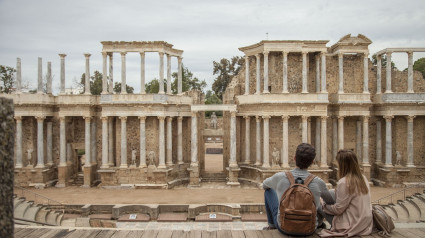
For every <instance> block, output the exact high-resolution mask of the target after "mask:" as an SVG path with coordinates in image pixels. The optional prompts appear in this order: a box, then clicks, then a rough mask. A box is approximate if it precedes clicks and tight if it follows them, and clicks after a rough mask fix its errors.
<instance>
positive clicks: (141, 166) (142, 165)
mask: <svg viewBox="0 0 425 238" xmlns="http://www.w3.org/2000/svg"><path fill="white" fill-rule="evenodd" d="M147 167H148V166H147V165H146V164H140V165H139V168H141V169H144V168H147Z"/></svg>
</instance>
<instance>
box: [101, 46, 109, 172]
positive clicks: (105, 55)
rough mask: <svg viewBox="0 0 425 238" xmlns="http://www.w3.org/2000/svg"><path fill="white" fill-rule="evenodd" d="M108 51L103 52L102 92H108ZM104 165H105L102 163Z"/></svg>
mask: <svg viewBox="0 0 425 238" xmlns="http://www.w3.org/2000/svg"><path fill="white" fill-rule="evenodd" d="M107 58H108V53H107V52H102V94H108V74H107V73H108V64H107V62H108V60H107ZM102 166H103V165H102Z"/></svg>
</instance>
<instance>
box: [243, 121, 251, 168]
mask: <svg viewBox="0 0 425 238" xmlns="http://www.w3.org/2000/svg"><path fill="white" fill-rule="evenodd" d="M244 118H245V163H246V164H249V163H250V162H251V158H250V155H251V146H250V145H251V144H250V138H251V130H250V129H251V128H250V126H251V125H250V117H249V116H244Z"/></svg>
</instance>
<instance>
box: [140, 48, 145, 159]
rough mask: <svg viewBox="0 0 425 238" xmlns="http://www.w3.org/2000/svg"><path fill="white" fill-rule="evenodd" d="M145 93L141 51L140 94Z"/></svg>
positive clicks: (141, 53)
mask: <svg viewBox="0 0 425 238" xmlns="http://www.w3.org/2000/svg"><path fill="white" fill-rule="evenodd" d="M145 93H146V90H145V52H140V94H145ZM145 159H146V158H145Z"/></svg>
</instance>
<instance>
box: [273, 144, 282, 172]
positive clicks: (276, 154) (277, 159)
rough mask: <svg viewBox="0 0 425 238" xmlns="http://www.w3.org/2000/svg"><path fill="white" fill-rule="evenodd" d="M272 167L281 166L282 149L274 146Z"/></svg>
mask: <svg viewBox="0 0 425 238" xmlns="http://www.w3.org/2000/svg"><path fill="white" fill-rule="evenodd" d="M272 157H273V159H272V169H278V168H280V166H279V163H280V151H279V150H278V149H276V147H273V152H272Z"/></svg>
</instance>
